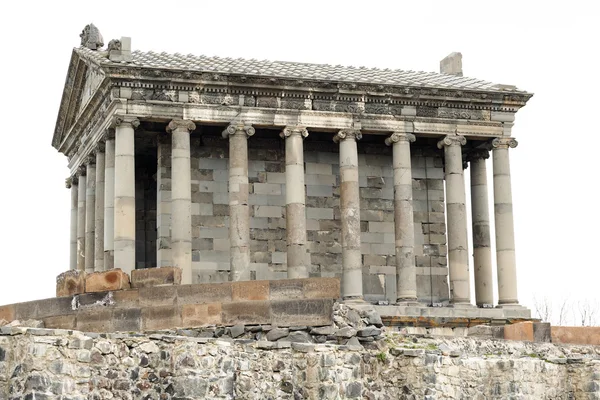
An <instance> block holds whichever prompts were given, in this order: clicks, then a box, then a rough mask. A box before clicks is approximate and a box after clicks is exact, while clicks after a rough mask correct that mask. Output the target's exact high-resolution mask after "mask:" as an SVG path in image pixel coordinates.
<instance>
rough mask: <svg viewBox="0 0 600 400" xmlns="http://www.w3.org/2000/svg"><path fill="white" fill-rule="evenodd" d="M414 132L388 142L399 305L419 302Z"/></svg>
mask: <svg viewBox="0 0 600 400" xmlns="http://www.w3.org/2000/svg"><path fill="white" fill-rule="evenodd" d="M415 139H416V138H415V135H413V134H412V133H404V132H394V133H393V134H392V135H391V136H390V137H389V138H387V139H386V140H385V144H387V145H388V146H393V161H392V164H393V168H394V233H395V239H396V281H397V284H396V287H397V292H398V295H397V302H398V303H416V302H417V268H416V265H415V229H414V217H413V197H412V173H411V161H410V143H411V142H414V141H415Z"/></svg>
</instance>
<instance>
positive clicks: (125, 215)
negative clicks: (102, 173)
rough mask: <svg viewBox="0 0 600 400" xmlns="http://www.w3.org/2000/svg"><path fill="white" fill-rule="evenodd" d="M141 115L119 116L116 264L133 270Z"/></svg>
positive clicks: (116, 178) (116, 157) (116, 266)
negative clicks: (137, 138) (136, 134)
mask: <svg viewBox="0 0 600 400" xmlns="http://www.w3.org/2000/svg"><path fill="white" fill-rule="evenodd" d="M139 124H140V122H139V121H138V119H137V118H134V117H130V116H120V117H117V118H116V120H115V126H116V130H115V204H114V207H115V217H114V218H115V219H114V224H115V230H114V232H115V235H114V247H115V250H114V251H115V257H114V267H115V268H121V269H122V270H123V271H124V272H126V273H128V274H130V273H131V271H132V270H134V269H135V140H134V130H135V128H137V127H138V126H139Z"/></svg>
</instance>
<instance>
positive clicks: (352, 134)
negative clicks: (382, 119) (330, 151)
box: [333, 129, 362, 143]
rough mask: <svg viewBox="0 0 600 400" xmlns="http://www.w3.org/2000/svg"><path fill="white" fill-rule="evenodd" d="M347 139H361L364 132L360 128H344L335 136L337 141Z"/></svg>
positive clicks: (334, 139)
mask: <svg viewBox="0 0 600 400" xmlns="http://www.w3.org/2000/svg"><path fill="white" fill-rule="evenodd" d="M347 139H353V140H360V139H362V133H361V132H360V131H359V130H358V129H342V130H340V131H339V132H338V133H337V134H336V135H335V136H334V137H333V141H334V142H335V143H339V142H340V141H342V140H347Z"/></svg>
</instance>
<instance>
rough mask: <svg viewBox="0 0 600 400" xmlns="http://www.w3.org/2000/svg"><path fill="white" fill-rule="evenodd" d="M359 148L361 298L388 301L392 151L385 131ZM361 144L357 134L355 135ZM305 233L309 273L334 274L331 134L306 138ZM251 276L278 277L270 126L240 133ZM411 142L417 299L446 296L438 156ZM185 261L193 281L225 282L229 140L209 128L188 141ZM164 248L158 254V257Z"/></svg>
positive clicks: (162, 192) (337, 264)
mask: <svg viewBox="0 0 600 400" xmlns="http://www.w3.org/2000/svg"><path fill="white" fill-rule="evenodd" d="M376 139H378V140H374V139H373V140H372V142H371V143H369V141H368V139H367V140H366V142H365V143H362V142H361V143H360V145H359V171H360V177H359V183H360V194H361V239H362V254H363V266H364V267H363V282H364V286H365V289H364V291H365V295H366V298H367V299H368V300H391V301H395V299H396V281H395V257H394V253H395V250H394V205H393V197H394V192H393V180H392V174H393V172H392V154H391V149H390V148H388V147H386V146H385V145H384V144H383V138H379V137H377V138H376ZM363 141H365V139H363ZM304 145H305V146H304V147H305V151H304V157H305V171H306V175H305V183H306V216H307V239H308V249H309V260H310V262H311V266H310V276H311V277H340V276H341V251H342V248H341V240H340V232H341V229H340V222H341V221H340V210H339V176H338V175H339V154H338V146H337V145H336V144H335V143H333V142H332V140H331V135H330V134H322V135H320V134H319V133H314V134H313V133H311V136H309V138H307V139H306V140H305V142H304ZM158 146H159V151H158V154H159V166H158V171H157V181H158V182H157V184H158V198H159V201H160V204H159V209H158V216H157V218H158V233H157V236H158V242H159V255H158V264H159V265H166V264H165V261H163V260H164V259H168V251H169V248H170V243H169V239H168V235H169V229H170V208H169V202H170V167H169V166H170V160H168V157H169V154H168V149H167V148H166V147H168V146H167V145H165V146H161V144H160V142H159V144H158ZM248 146H249V162H248V170H249V180H250V196H249V202H250V213H251V221H250V229H251V232H250V240H251V241H250V246H251V262H252V264H251V269H252V273H251V276H252V279H257V280H261V279H282V278H285V277H286V234H285V226H286V225H285V186H286V182H285V151H284V142H283V140H281V139H279V138H278V137H277V133H276V132H274V131H268V132H265V131H261V130H257V133H256V135H254V136H253V137H251V138H250V139H249V140H248ZM434 148H435V146H433V145H430V144H427V146H425V145H422V147H419V146H418V145H413V150H412V151H413V157H412V163H413V165H412V173H413V193H414V221H415V240H416V248H415V256H416V264H417V282H418V296H419V300H420V301H422V302H426V303H439V302H444V301H447V300H448V287H447V275H448V269H447V260H446V254H447V247H446V235H445V233H446V226H445V214H444V186H443V185H444V183H443V168H442V158H441V153H440V152H437V151H435V150H433V149H434ZM191 165H192V171H191V172H192V173H191V176H192V187H191V189H192V268H193V270H194V279H195V282H199V283H200V282H202V283H206V282H223V281H227V279H228V274H229V234H228V229H229V217H228V215H229V205H228V203H229V197H228V187H227V181H228V171H227V169H228V149H227V141H226V140H223V139H222V138H221V137H220V133H219V132H218V130H217V129H214V130H211V129H210V128H207V129H205V131H204V132H203V134H202V136H201V137H200V138H196V139H193V140H192V144H191ZM161 253H162V254H161Z"/></svg>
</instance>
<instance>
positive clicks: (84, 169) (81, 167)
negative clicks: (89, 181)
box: [77, 165, 87, 176]
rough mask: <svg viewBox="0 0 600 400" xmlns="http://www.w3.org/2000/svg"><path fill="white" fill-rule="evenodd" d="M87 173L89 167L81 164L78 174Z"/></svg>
mask: <svg viewBox="0 0 600 400" xmlns="http://www.w3.org/2000/svg"><path fill="white" fill-rule="evenodd" d="M86 174H87V169H86V168H85V165H80V166H79V167H78V168H77V176H86Z"/></svg>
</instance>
